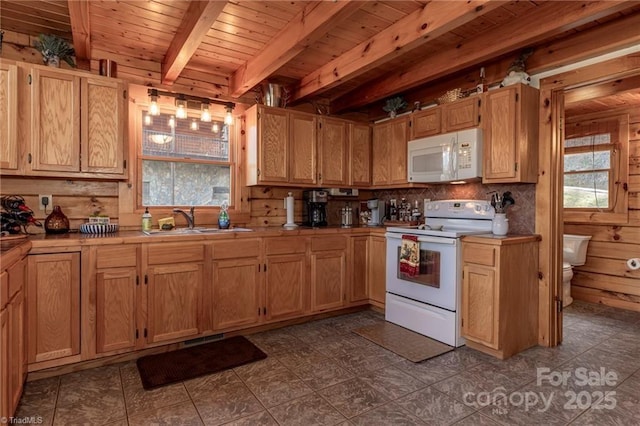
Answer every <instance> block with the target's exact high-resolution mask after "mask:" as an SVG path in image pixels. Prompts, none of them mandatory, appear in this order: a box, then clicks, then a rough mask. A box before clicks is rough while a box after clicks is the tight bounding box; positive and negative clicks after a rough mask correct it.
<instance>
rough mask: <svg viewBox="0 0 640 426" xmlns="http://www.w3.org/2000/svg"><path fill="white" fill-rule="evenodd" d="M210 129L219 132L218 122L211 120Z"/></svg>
mask: <svg viewBox="0 0 640 426" xmlns="http://www.w3.org/2000/svg"><path fill="white" fill-rule="evenodd" d="M211 131H212V132H213V133H218V132H220V125H219V124H218V122H217V121H214V122H213V126H211Z"/></svg>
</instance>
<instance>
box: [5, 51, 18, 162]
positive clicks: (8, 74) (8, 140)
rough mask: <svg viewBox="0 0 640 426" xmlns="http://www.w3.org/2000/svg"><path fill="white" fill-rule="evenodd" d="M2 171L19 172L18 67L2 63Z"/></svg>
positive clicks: (9, 62) (13, 64) (9, 63)
mask: <svg viewBox="0 0 640 426" xmlns="http://www.w3.org/2000/svg"><path fill="white" fill-rule="evenodd" d="M0 117H2V120H0V141H2V143H0V169H2V170H3V171H5V170H6V171H8V172H16V171H17V170H18V153H19V151H18V67H17V66H16V65H15V63H13V62H11V61H5V60H3V61H2V62H0Z"/></svg>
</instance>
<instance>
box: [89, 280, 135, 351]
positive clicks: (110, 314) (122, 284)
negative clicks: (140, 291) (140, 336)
mask: <svg viewBox="0 0 640 426" xmlns="http://www.w3.org/2000/svg"><path fill="white" fill-rule="evenodd" d="M136 281H137V269H136V268H135V267H129V268H113V269H99V270H98V272H97V274H96V353H99V354H102V353H105V352H111V351H118V350H123V349H129V350H134V349H135V345H136V307H137V305H136Z"/></svg>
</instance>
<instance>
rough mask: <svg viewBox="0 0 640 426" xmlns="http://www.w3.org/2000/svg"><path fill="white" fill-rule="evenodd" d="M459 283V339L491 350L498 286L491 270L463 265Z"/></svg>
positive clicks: (495, 335) (495, 330)
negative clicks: (460, 294) (460, 291)
mask: <svg viewBox="0 0 640 426" xmlns="http://www.w3.org/2000/svg"><path fill="white" fill-rule="evenodd" d="M463 270H464V272H463V280H462V308H461V311H462V327H461V328H462V336H463V337H465V338H467V339H469V340H472V341H474V342H478V343H482V344H483V345H486V346H489V347H491V348H494V349H498V348H499V342H498V325H499V324H498V309H499V306H498V285H497V283H496V280H495V270H494V269H493V268H488V267H486V266H481V265H475V264H468V263H466V264H464V266H463Z"/></svg>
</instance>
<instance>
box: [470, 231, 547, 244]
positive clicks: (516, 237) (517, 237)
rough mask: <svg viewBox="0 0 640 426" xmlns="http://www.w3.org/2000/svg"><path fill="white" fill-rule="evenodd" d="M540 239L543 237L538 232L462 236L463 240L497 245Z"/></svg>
mask: <svg viewBox="0 0 640 426" xmlns="http://www.w3.org/2000/svg"><path fill="white" fill-rule="evenodd" d="M540 239H541V237H540V235H538V234H507V235H493V234H479V235H467V236H465V237H462V241H463V242H468V243H481V244H491V245H496V246H503V245H508V244H519V243H526V242H529V241H540Z"/></svg>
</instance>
